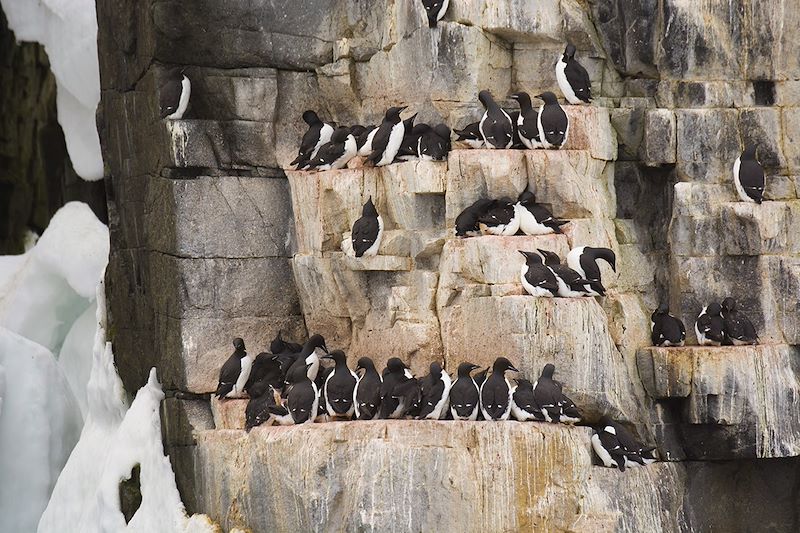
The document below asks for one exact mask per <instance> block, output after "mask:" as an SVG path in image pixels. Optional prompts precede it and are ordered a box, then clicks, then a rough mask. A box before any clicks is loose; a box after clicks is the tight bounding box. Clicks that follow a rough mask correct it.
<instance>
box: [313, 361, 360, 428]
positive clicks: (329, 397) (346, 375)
mask: <svg viewBox="0 0 800 533" xmlns="http://www.w3.org/2000/svg"><path fill="white" fill-rule="evenodd" d="M326 358H327V359H331V360H332V361H333V362H334V363H336V366H335V367H333V371H332V372H331V373H330V375H329V376H328V378H327V379H326V380H325V384H324V385H323V388H322V390H323V392H324V398H325V410H326V411H327V413H328V415H329V416H331V417H333V418H347V419H350V418H352V417H353V413H354V412H355V404H354V403H353V396H354V391H355V388H356V382H357V381H358V376H356V374H355V373H354V372H353V371H352V370H350V369H349V368H348V367H347V357H346V356H345V355H344V352H343V351H341V350H334V351H332V352H331V353H330V354H328V355H326V356H325V357H323V359H326Z"/></svg>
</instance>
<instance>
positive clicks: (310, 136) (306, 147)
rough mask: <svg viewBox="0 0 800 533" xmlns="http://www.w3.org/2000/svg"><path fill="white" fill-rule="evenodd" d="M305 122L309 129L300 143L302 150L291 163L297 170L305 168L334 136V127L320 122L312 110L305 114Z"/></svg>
mask: <svg viewBox="0 0 800 533" xmlns="http://www.w3.org/2000/svg"><path fill="white" fill-rule="evenodd" d="M303 122H305V123H306V124H308V129H307V130H306V132H305V133H304V134H303V139H302V140H301V141H300V149H299V150H298V151H297V157H296V158H295V159H294V161H292V162H291V163H289V164H290V165H292V166H294V167H295V168H304V167H305V166H306V165H307V164H308V163H309V162H310V161H311V160H312V159H313V158H315V157H316V156H317V152H318V151H319V149H320V148H321V147H322V145H324V144H325V143H327V142H328V141H330V140H331V135H333V130H334V128H333V125H332V124H328V123H326V122H323V121H322V120H320V118H319V116H318V115H317V113H316V112H314V111H312V110H310V109H309V110H308V111H304V112H303Z"/></svg>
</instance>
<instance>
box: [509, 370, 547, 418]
mask: <svg viewBox="0 0 800 533" xmlns="http://www.w3.org/2000/svg"><path fill="white" fill-rule="evenodd" d="M511 400H512V402H511V415H512V416H513V417H514V418H516V419H517V420H519V421H520V422H526V421H528V420H538V421H542V420H544V416H543V415H542V411H541V410H540V409H539V408H538V407H537V406H536V401H535V399H534V395H533V383H531V382H530V381H528V380H527V379H523V378H520V379H517V384H516V386H515V387H514V391H513V393H512V395H511Z"/></svg>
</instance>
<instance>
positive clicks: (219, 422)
mask: <svg viewBox="0 0 800 533" xmlns="http://www.w3.org/2000/svg"><path fill="white" fill-rule="evenodd" d="M249 401H250V400H248V399H246V398H245V399H238V398H222V399H220V398H217V397H216V396H214V395H213V394H212V395H211V413H212V414H213V415H214V429H244V424H245V413H244V410H245V408H246V407H247V402H249Z"/></svg>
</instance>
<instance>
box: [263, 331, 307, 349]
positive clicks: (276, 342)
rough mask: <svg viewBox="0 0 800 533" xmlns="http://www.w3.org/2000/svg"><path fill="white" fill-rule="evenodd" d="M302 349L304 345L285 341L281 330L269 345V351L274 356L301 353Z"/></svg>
mask: <svg viewBox="0 0 800 533" xmlns="http://www.w3.org/2000/svg"><path fill="white" fill-rule="evenodd" d="M302 349H303V345H302V344H297V343H296V342H287V341H285V340H284V339H283V333H282V332H281V330H278V334H277V335H276V336H275V338H274V339H272V341H270V343H269V351H270V353H272V354H274V355H278V354H282V353H284V352H291V353H300V351H301V350H302Z"/></svg>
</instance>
